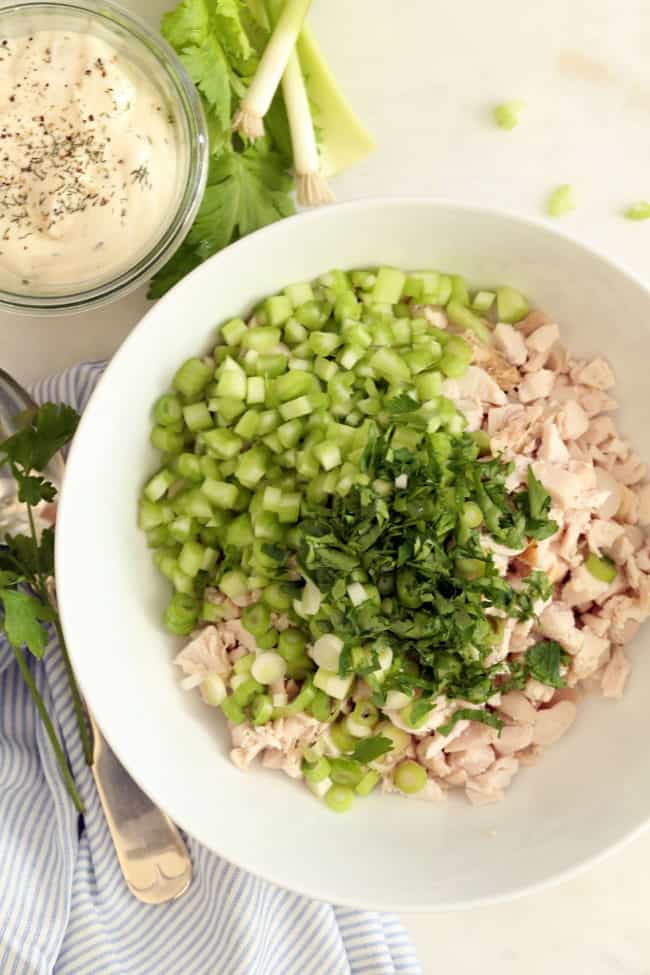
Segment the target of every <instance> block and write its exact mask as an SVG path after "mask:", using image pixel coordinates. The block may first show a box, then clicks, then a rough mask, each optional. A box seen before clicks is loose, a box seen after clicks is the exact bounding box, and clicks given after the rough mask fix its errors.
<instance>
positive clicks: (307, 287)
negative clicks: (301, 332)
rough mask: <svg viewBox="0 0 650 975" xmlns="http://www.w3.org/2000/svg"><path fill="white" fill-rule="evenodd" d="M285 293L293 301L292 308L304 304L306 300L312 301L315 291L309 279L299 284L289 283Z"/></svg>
mask: <svg viewBox="0 0 650 975" xmlns="http://www.w3.org/2000/svg"><path fill="white" fill-rule="evenodd" d="M284 293H285V295H286V296H287V298H288V299H289V301H290V302H291V307H292V308H298V306H299V305H304V303H305V302H306V301H312V300H313V298H314V291H313V288H312V286H311V284H309V282H308V281H300V282H299V283H298V284H289V285H287V287H286V288H285V289H284Z"/></svg>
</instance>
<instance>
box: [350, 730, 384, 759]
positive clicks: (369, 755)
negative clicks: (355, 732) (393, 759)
mask: <svg viewBox="0 0 650 975" xmlns="http://www.w3.org/2000/svg"><path fill="white" fill-rule="evenodd" d="M392 747H393V742H392V741H391V739H390V738H386V737H385V736H384V735H372V736H371V737H370V738H360V739H359V741H358V742H357V743H356V745H355V746H354V751H353V752H352V758H354V759H356V761H357V762H361V764H362V765H367V764H368V763H369V762H374V761H375V759H377V758H381V756H382V755H385V754H386V753H387V752H389V751H391V749H392Z"/></svg>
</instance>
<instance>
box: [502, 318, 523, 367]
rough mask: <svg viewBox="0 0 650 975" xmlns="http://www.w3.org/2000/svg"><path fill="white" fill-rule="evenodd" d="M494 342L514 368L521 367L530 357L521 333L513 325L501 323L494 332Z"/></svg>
mask: <svg viewBox="0 0 650 975" xmlns="http://www.w3.org/2000/svg"><path fill="white" fill-rule="evenodd" d="M494 342H495V345H496V347H497V349H499V351H500V352H502V353H503V355H504V356H505V358H506V359H507V360H508V362H509V363H511V364H512V365H513V366H521V365H523V364H524V362H525V361H526V359H527V357H528V349H527V348H526V343H525V341H524V337H523V335H522V334H521V332H518V331H517V329H516V328H513V327H512V325H504V324H503V322H499V324H498V325H497V327H496V328H495V330H494Z"/></svg>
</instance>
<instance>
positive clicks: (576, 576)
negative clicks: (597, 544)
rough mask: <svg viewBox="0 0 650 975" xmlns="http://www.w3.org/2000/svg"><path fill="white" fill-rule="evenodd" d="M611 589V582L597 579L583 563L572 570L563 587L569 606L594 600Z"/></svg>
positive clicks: (565, 599)
mask: <svg viewBox="0 0 650 975" xmlns="http://www.w3.org/2000/svg"><path fill="white" fill-rule="evenodd" d="M608 591H609V583H607V582H603V581H602V580H601V579H596V577H595V576H593V575H592V574H591V572H590V571H589V569H587V567H586V566H585V565H584V564H582V565H579V566H578V568H577V569H574V570H573V571H572V572H571V576H570V577H569V581H568V582H567V583H565V584H564V586H563V588H562V599H563V601H564V602H565V603H566V604H567V606H580V605H582V604H583V603H590V602H593V600H594V599H597V598H598V597H599V596H603V595H604V594H605V593H606V592H608Z"/></svg>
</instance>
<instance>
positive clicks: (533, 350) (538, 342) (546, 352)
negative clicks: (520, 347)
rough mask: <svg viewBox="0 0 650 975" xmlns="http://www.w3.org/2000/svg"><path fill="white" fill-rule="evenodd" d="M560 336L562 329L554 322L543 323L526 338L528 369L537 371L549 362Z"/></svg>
mask: <svg viewBox="0 0 650 975" xmlns="http://www.w3.org/2000/svg"><path fill="white" fill-rule="evenodd" d="M559 338H560V329H559V328H558V326H557V325H555V324H554V323H549V324H547V325H542V326H541V327H540V328H538V329H536V330H535V331H534V332H533V334H532V335H530V336H529V337H528V339H527V340H526V347H527V349H528V362H527V364H526V370H527V371H529V372H536V371H537V370H538V369H541V368H542V367H543V366H545V365H546V364H547V362H548V359H549V357H550V355H551V350H552V349H553V346H554V345H555V343H556V342H557V341H558V340H559Z"/></svg>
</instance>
